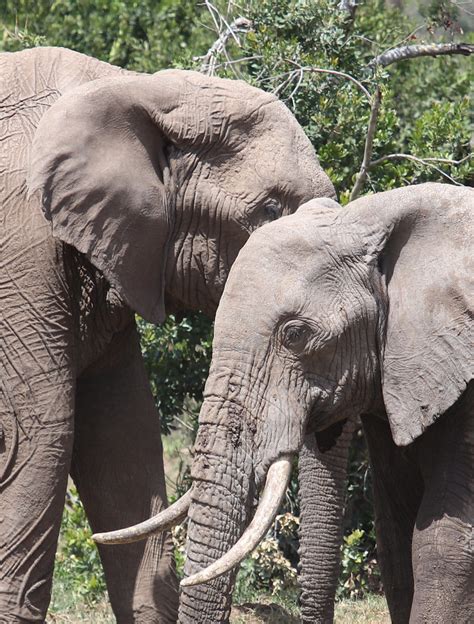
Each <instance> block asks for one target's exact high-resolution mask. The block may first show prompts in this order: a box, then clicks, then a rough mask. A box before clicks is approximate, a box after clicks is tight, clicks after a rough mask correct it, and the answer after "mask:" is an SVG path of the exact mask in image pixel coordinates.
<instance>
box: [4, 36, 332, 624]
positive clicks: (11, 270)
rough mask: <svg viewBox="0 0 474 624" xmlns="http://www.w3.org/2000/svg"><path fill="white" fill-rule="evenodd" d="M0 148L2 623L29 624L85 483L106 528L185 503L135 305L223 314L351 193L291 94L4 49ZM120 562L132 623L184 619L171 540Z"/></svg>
mask: <svg viewBox="0 0 474 624" xmlns="http://www.w3.org/2000/svg"><path fill="white" fill-rule="evenodd" d="M0 142H1V151H0V162H1V166H0V177H1V182H0V189H1V190H0V193H1V196H0V197H1V199H0V201H1V204H0V424H1V437H0V508H1V520H2V522H1V524H0V527H1V529H0V531H1V533H0V538H1V539H0V622H2V623H5V624H15V623H16V622H18V623H19V622H22V623H25V622H43V621H44V620H45V616H46V610H47V607H48V602H49V598H50V590H51V576H52V568H53V561H54V553H55V549H56V543H57V538H58V531H59V524H60V519H61V511H62V507H63V502H64V495H65V488H66V481H67V476H68V473H69V472H70V473H71V474H72V476H73V478H74V481H75V483H76V485H77V487H78V490H79V492H80V495H81V499H82V501H83V503H84V505H85V509H86V512H87V516H88V518H89V521H90V523H91V525H92V528H93V530H94V531H96V532H97V531H110V530H112V529H118V528H121V527H125V526H129V525H132V524H136V523H138V522H140V521H142V520H145V519H147V518H149V517H150V516H152V515H153V514H155V513H157V512H158V511H159V510H160V509H162V508H163V506H164V505H166V492H165V486H164V477H163V461H162V448H161V439H160V431H159V421H158V418H157V415H156V412H155V408H154V404H153V400H152V396H151V393H150V389H149V385H148V380H147V378H146V374H145V371H144V367H143V363H142V359H141V354H140V348H139V344H138V338H137V333H136V329H135V325H134V315H133V312H138V313H140V314H141V315H142V316H143V317H144V318H145V319H147V320H149V321H152V322H161V321H162V320H163V319H164V318H165V316H166V314H167V313H169V312H170V311H178V312H179V311H185V310H190V309H202V310H204V311H205V312H206V313H207V314H209V315H210V316H213V315H214V312H215V309H216V307H217V304H218V302H219V299H220V296H221V293H222V290H223V287H224V283H225V281H226V278H227V275H228V272H229V269H230V266H231V265H232V263H233V261H234V260H235V258H236V256H237V253H238V251H239V250H240V248H241V247H242V246H243V245H244V243H245V242H246V240H247V239H248V237H249V235H250V234H251V233H252V232H253V231H254V230H255V229H257V228H258V227H259V226H261V225H263V224H265V223H268V222H270V221H272V220H274V219H276V218H278V217H280V216H283V215H288V214H290V213H292V212H293V211H294V210H295V209H296V208H297V207H298V206H299V205H300V204H301V203H303V202H305V201H307V200H309V199H310V198H312V197H314V196H320V197H321V196H325V195H333V194H334V190H333V187H332V185H331V183H330V181H329V179H328V178H327V176H326V175H325V174H324V173H323V172H322V171H321V168H320V166H319V163H318V160H317V158H316V156H315V154H314V151H313V149H312V147H311V144H310V142H309V141H308V139H307V138H306V137H305V135H304V133H303V131H302V130H301V128H300V127H299V125H298V124H297V122H296V121H295V119H294V118H293V117H292V115H291V114H290V112H289V111H288V109H286V107H285V106H284V105H283V104H281V103H280V102H278V100H277V99H276V98H275V97H273V96H271V95H269V94H265V93H263V92H262V91H259V90H258V89H254V88H252V87H250V86H248V85H246V84H245V83H240V82H235V81H228V80H221V79H217V78H208V77H205V76H203V75H201V74H198V73H194V72H185V71H164V72H159V73H157V74H155V75H153V76H150V75H139V74H135V73H130V72H126V71H123V70H121V69H119V68H117V67H113V66H111V65H108V64H106V63H102V62H99V61H97V60H95V59H92V58H89V57H86V56H83V55H81V54H77V53H75V52H73V51H70V50H65V49H59V48H56V49H55V48H36V49H31V50H25V51H23V52H17V53H14V54H10V53H4V54H0ZM269 154H271V158H268V157H267V156H268V155H269ZM101 557H102V561H103V564H104V569H105V574H106V580H107V587H108V591H109V596H110V600H111V603H112V607H113V610H114V613H115V616H116V619H117V621H118V622H119V624H129V623H131V622H134V623H135V622H136V623H139V624H142V623H149V622H153V623H160V624H162V623H165V622H175V621H176V612H177V602H178V600H177V581H176V577H175V573H174V568H173V562H172V545H171V541H170V538H169V535H168V534H167V533H166V534H163V535H161V536H155V537H153V538H150V539H148V540H147V541H146V542H140V543H138V544H128V545H121V546H117V547H114V548H112V547H110V546H109V547H101ZM196 621H198V620H194V622H196Z"/></svg>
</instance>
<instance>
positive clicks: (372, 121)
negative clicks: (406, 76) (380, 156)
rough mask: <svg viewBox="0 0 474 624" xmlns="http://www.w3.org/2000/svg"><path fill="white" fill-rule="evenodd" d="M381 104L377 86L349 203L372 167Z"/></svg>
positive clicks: (356, 194) (380, 94)
mask: <svg viewBox="0 0 474 624" xmlns="http://www.w3.org/2000/svg"><path fill="white" fill-rule="evenodd" d="M381 102H382V91H381V90H380V87H379V86H377V88H376V90H375V93H374V97H373V99H372V106H371V107H370V117H369V126H368V128H367V136H366V139H365V146H364V157H363V158H362V164H361V166H360V171H359V173H358V174H357V178H356V181H355V184H354V188H353V189H352V191H351V195H350V198H349V201H353V200H354V199H357V197H358V196H359V194H360V191H361V190H362V187H363V186H364V184H365V181H366V180H367V173H368V171H369V169H370V167H371V165H372V163H371V159H372V152H373V149H374V137H375V131H376V130H377V119H378V116H379V110H380V104H381Z"/></svg>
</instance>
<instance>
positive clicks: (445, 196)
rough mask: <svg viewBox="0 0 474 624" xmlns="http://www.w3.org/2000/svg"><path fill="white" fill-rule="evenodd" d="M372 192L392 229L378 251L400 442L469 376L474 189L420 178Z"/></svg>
mask: <svg viewBox="0 0 474 624" xmlns="http://www.w3.org/2000/svg"><path fill="white" fill-rule="evenodd" d="M374 197H375V198H377V199H374V198H372V199H368V200H367V201H369V202H371V203H372V207H373V208H375V210H376V211H379V214H380V215H386V216H387V218H388V227H387V230H388V231H390V232H391V233H390V234H389V235H388V242H387V244H386V247H385V249H384V252H383V254H382V257H381V266H382V271H383V273H384V275H385V279H386V284H387V291H388V316H387V319H386V333H385V348H384V354H383V364H382V387H383V396H384V403H385V407H386V410H387V415H388V418H389V421H390V426H391V429H392V434H393V438H394V440H395V442H396V444H399V445H406V444H409V443H410V442H412V441H413V440H415V439H416V438H417V437H418V436H419V435H420V434H421V433H423V431H424V430H425V429H426V428H427V427H429V426H430V425H431V424H432V423H434V422H435V421H436V419H437V418H438V417H440V416H441V415H442V414H443V413H444V412H446V410H447V409H448V408H449V407H450V406H451V405H453V404H454V403H455V401H456V400H457V399H458V398H459V396H460V395H461V394H462V393H463V391H464V390H465V388H466V385H467V383H468V382H469V380H470V379H472V376H473V360H472V353H473V333H472V312H473V301H472V295H473V294H474V288H473V276H474V267H473V264H472V240H473V238H472V215H473V212H474V191H473V190H472V189H468V188H458V187H453V186H450V185H447V184H423V185H419V186H412V187H407V188H403V189H398V190H396V191H389V192H387V193H381V194H379V195H378V196H374ZM374 203H378V204H379V206H374ZM469 298H471V301H469Z"/></svg>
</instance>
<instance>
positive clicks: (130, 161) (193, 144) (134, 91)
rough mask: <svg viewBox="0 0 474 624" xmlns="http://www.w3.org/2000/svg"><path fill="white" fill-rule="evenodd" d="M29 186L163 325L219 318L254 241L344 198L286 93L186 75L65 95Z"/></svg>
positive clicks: (128, 77)
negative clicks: (239, 260) (315, 206)
mask: <svg viewBox="0 0 474 624" xmlns="http://www.w3.org/2000/svg"><path fill="white" fill-rule="evenodd" d="M28 183H29V189H30V195H31V194H34V193H36V192H37V193H39V197H40V201H41V205H42V208H43V211H44V213H45V215H46V217H47V218H48V219H49V220H50V221H51V224H52V230H53V234H54V235H55V236H56V237H57V238H59V239H61V240H62V241H64V242H66V243H68V244H70V245H72V246H73V247H75V248H76V249H77V250H79V251H80V252H81V253H83V254H85V256H86V257H87V258H88V259H89V261H90V262H91V263H92V264H93V265H94V266H95V267H96V268H98V269H99V270H100V271H102V272H103V274H104V275H105V277H106V278H107V279H108V281H109V282H110V283H111V284H112V285H113V286H114V287H115V288H116V289H117V290H118V292H119V293H120V294H121V296H122V297H123V299H124V300H125V302H126V303H127V304H128V305H129V306H130V307H131V308H132V309H133V310H135V311H137V312H138V313H140V314H141V315H142V316H143V317H144V318H145V319H147V320H149V321H152V322H161V321H163V319H164V318H165V315H166V312H167V311H172V310H177V309H179V310H183V309H184V310H186V309H187V310H189V309H201V310H203V311H204V312H206V313H208V314H209V315H211V316H213V315H214V312H215V309H216V307H217V304H218V301H219V298H220V295H221V293H222V290H223V287H224V283H225V280H226V278H227V275H228V271H229V269H230V266H231V264H232V262H233V261H234V259H235V258H236V256H237V253H238V251H239V250H240V248H241V247H242V245H243V244H244V243H245V241H246V240H247V238H248V237H249V235H250V234H251V233H252V232H253V231H254V230H255V229H256V228H257V227H258V226H260V225H263V224H265V223H267V222H269V221H272V220H273V219H275V218H277V217H280V216H282V215H285V214H289V213H291V212H293V211H294V210H295V209H296V208H297V206H298V205H299V204H301V203H302V202H304V201H307V200H308V199H310V198H311V197H312V196H315V195H316V196H324V195H327V194H329V195H331V194H333V193H334V190H333V187H332V185H331V183H330V181H329V179H328V178H327V176H326V175H325V174H324V173H323V172H322V170H321V168H320V166H319V164H318V161H317V158H316V156H315V154H314V151H313V149H312V147H311V144H310V142H309V141H308V139H307V138H306V137H305V135H304V133H303V131H302V129H301V128H300V126H299V125H298V123H297V122H296V120H295V119H294V117H293V116H292V115H291V113H290V112H289V110H288V109H287V108H286V107H285V106H284V105H283V104H282V103H281V102H279V101H278V100H277V99H276V98H275V97H274V96H272V95H269V94H266V93H264V92H262V91H260V90H259V89H256V88H253V87H251V86H249V85H247V84H246V83H243V82H240V81H232V80H223V79H218V78H210V77H206V76H203V75H202V74H199V73H196V72H191V71H180V70H168V71H163V72H158V73H157V74H154V75H138V74H136V75H135V74H121V75H119V76H115V77H107V78H99V79H97V80H94V81H92V82H89V83H87V84H84V85H82V86H80V87H78V88H76V89H74V90H71V91H69V92H68V93H67V94H65V95H63V96H62V97H60V98H59V99H58V100H57V102H56V103H55V104H54V105H53V106H52V107H51V108H50V109H49V110H48V111H47V112H46V113H45V114H44V116H43V117H42V119H41V121H40V122H39V125H38V127H37V130H36V133H35V137H34V141H33V145H32V151H31V158H30V172H29V181H28Z"/></svg>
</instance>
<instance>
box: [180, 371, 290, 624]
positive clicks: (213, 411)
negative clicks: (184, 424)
mask: <svg viewBox="0 0 474 624" xmlns="http://www.w3.org/2000/svg"><path fill="white" fill-rule="evenodd" d="M221 381H222V380H221ZM206 389H207V391H208V390H209V388H208V387H207V388H206ZM247 420H248V414H247V413H246V411H245V409H244V408H243V407H241V406H239V405H237V404H236V403H234V402H232V401H229V400H228V399H218V398H216V395H215V394H214V393H212V392H208V398H206V400H205V401H204V404H203V407H202V410H201V414H200V426H199V432H198V436H197V438H196V444H195V458H194V462H193V467H192V478H193V487H192V494H191V505H190V508H189V513H188V518H189V525H188V541H187V548H186V555H187V559H186V565H185V575H186V578H185V579H184V580H183V581H182V584H181V589H182V593H181V600H180V612H179V622H180V624H191V623H192V624H194V623H195V622H200V623H202V624H206V623H209V624H211V623H212V624H217V623H225V622H228V621H229V616H230V609H231V601H232V589H233V584H234V581H235V575H236V566H237V565H238V564H239V563H240V561H241V560H242V559H243V558H244V557H245V556H246V555H247V554H248V553H249V552H250V551H251V550H253V548H255V546H256V545H257V544H258V542H259V541H260V539H262V538H263V537H264V535H265V533H266V531H267V530H268V527H269V525H270V524H271V522H272V521H273V519H274V517H275V515H276V513H277V511H278V507H279V504H280V502H281V499H282V498H283V496H284V493H285V491H286V486H287V483H288V480H289V476H290V471H291V461H290V459H289V458H288V457H286V456H285V457H279V458H277V459H276V461H274V462H273V463H272V465H271V466H270V468H269V470H268V478H267V480H266V487H265V490H264V492H263V494H262V496H261V500H260V504H259V506H258V508H257V511H256V513H255V516H254V518H253V520H252V522H251V523H250V526H249V528H248V529H247V531H246V532H245V533H244V535H243V536H242V537H241V535H242V532H243V529H244V528H245V527H246V525H247V524H248V522H249V519H250V516H251V513H250V512H251V509H252V507H253V504H254V501H255V498H256V494H257V487H258V484H257V483H256V477H255V456H254V453H255V439H254V436H255V430H254V428H253V427H252V426H251V425H250V426H248V425H249V423H248V422H247ZM239 538H240V539H239ZM197 583H199V585H197ZM201 583H204V584H201Z"/></svg>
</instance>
